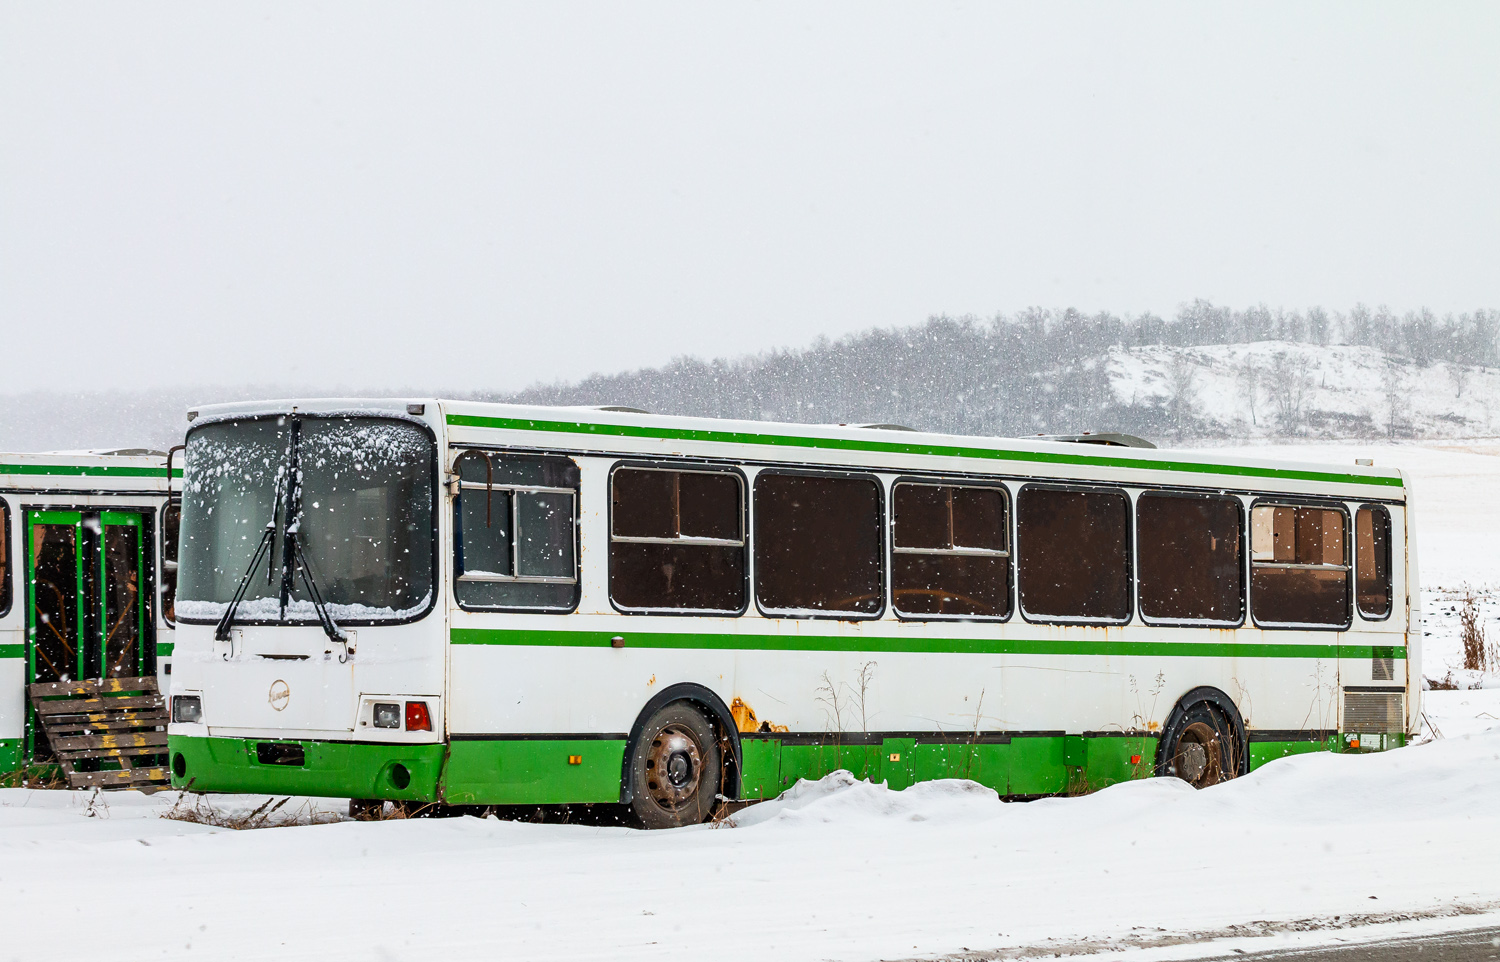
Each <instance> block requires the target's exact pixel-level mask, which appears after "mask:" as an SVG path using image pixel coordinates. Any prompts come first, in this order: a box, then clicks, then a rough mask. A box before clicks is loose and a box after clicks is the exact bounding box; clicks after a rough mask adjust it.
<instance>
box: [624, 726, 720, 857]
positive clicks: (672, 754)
mask: <svg viewBox="0 0 1500 962" xmlns="http://www.w3.org/2000/svg"><path fill="white" fill-rule="evenodd" d="M719 755H720V752H719V738H718V735H717V734H716V733H715V732H714V728H713V725H711V724H709V721H708V719H706V718H704V717H703V713H702V712H700V711H699V710H698V709H697V708H695V707H694V706H693V704H692V703H691V702H686V701H674V702H672V703H671V704H668V705H663V706H662V707H661V708H660V709H658V710H657V712H656V713H655V714H654V715H652V716H651V717H650V718H648V719H647V720H646V724H645V725H644V726H643V727H642V728H641V734H640V738H639V740H638V741H637V742H636V744H635V745H633V746H632V752H631V764H630V779H631V789H632V792H631V795H632V798H631V802H630V807H631V808H632V809H633V810H634V811H635V814H636V816H637V817H638V818H640V820H641V823H642V824H643V825H645V826H646V827H647V828H676V827H677V826H679V825H697V824H698V823H699V822H703V821H707V820H708V817H709V815H710V814H711V813H712V812H713V809H714V804H715V803H716V802H717V801H718V796H719V777H720V773H721V772H722V771H723V766H722V764H721V759H720V757H719Z"/></svg>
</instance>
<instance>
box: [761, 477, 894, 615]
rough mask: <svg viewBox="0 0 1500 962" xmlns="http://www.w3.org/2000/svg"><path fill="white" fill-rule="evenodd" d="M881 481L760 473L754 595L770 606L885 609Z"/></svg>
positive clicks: (870, 611)
mask: <svg viewBox="0 0 1500 962" xmlns="http://www.w3.org/2000/svg"><path fill="white" fill-rule="evenodd" d="M881 523H882V522H881V517H880V488H879V486H878V485H877V484H876V482H874V481H872V480H867V479H864V478H833V477H810V476H806V475H791V474H762V475H760V476H759V477H757V478H756V479H755V596H756V599H757V600H758V601H759V602H760V606H761V607H762V608H765V609H768V610H773V611H808V612H820V611H826V612H847V613H851V614H876V613H878V612H879V611H880V609H881V601H882V599H881V585H882V580H883V578H882V572H881V568H880V555H881V537H880V532H881Z"/></svg>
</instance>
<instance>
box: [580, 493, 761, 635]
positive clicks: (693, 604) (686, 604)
mask: <svg viewBox="0 0 1500 962" xmlns="http://www.w3.org/2000/svg"><path fill="white" fill-rule="evenodd" d="M610 485H611V504H610V525H611V528H610V542H609V594H610V598H611V599H613V601H614V603H615V604H616V605H619V606H620V607H621V608H626V609H634V610H669V611H670V610H694V611H718V612H735V613H737V612H739V611H742V610H744V607H745V536H744V521H743V518H744V515H745V507H744V503H745V498H744V492H743V488H742V486H741V483H740V478H739V475H737V474H731V473H730V472H727V471H664V470H659V469H655V468H620V469H618V470H616V471H615V473H614V475H613V476H612V477H611V481H610Z"/></svg>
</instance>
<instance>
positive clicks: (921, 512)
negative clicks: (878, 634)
mask: <svg viewBox="0 0 1500 962" xmlns="http://www.w3.org/2000/svg"><path fill="white" fill-rule="evenodd" d="M891 505H892V512H891V513H892V537H891V600H892V603H893V604H895V606H896V610H897V611H899V612H901V614H903V615H906V616H909V617H924V616H927V617H931V616H937V617H942V616H945V615H946V616H950V617H970V618H1004V617H1006V616H1008V615H1009V614H1010V551H1009V547H1010V545H1009V540H1010V539H1009V538H1008V537H1007V530H1008V528H1009V518H1008V516H1007V515H1008V512H1007V511H1006V505H1005V491H1004V490H1003V489H1001V488H993V487H957V486H954V485H946V484H916V483H911V482H906V481H903V482H901V483H899V484H897V485H896V487H895V490H894V491H893V492H892V495H891Z"/></svg>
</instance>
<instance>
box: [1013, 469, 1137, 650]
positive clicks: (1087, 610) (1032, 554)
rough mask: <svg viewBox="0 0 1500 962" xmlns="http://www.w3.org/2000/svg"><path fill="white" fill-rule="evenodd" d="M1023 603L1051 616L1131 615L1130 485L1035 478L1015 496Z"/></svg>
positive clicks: (1030, 611)
mask: <svg viewBox="0 0 1500 962" xmlns="http://www.w3.org/2000/svg"><path fill="white" fill-rule="evenodd" d="M1016 526H1017V538H1018V542H1019V543H1018V551H1019V562H1018V568H1017V577H1018V581H1019V583H1020V589H1021V610H1022V611H1023V612H1025V613H1026V615H1027V616H1028V617H1037V618H1040V619H1042V620H1049V621H1082V622H1121V621H1128V620H1129V618H1130V501H1129V499H1128V498H1126V496H1125V493H1124V492H1123V491H1101V490H1093V491H1079V490H1064V489H1060V488H1043V487H1035V486H1032V485H1028V486H1026V487H1024V488H1022V489H1021V494H1020V496H1019V497H1018V498H1017V499H1016Z"/></svg>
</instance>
